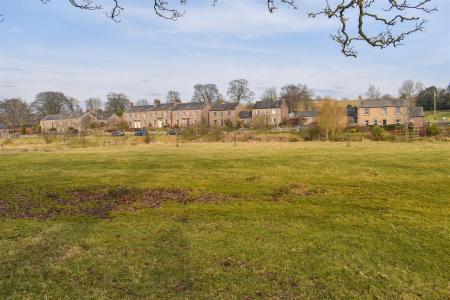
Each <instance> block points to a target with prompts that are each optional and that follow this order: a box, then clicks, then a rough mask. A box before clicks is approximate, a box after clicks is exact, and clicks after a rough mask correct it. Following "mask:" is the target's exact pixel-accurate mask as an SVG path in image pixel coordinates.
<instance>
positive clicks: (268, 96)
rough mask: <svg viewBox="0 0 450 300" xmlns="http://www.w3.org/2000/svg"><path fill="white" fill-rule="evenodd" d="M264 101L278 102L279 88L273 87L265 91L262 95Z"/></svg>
mask: <svg viewBox="0 0 450 300" xmlns="http://www.w3.org/2000/svg"><path fill="white" fill-rule="evenodd" d="M261 100H262V101H272V102H275V101H277V100H278V94H277V88H276V87H271V88H267V89H265V90H264V92H263V93H262V95H261Z"/></svg>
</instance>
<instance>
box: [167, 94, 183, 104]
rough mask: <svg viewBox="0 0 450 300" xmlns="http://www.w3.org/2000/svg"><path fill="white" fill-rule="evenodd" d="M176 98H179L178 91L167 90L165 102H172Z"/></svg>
mask: <svg viewBox="0 0 450 300" xmlns="http://www.w3.org/2000/svg"><path fill="white" fill-rule="evenodd" d="M177 100H181V96H180V93H179V92H177V91H168V92H167V96H166V101H167V103H174V102H175V101H177Z"/></svg>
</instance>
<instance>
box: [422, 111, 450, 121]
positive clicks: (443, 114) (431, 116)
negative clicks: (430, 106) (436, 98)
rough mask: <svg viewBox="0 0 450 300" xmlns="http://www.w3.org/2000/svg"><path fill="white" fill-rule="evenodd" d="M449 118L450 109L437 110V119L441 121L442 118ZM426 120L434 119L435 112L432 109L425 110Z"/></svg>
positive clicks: (449, 119)
mask: <svg viewBox="0 0 450 300" xmlns="http://www.w3.org/2000/svg"><path fill="white" fill-rule="evenodd" d="M444 118H445V120H448V121H450V111H438V112H436V120H437V121H440V120H444ZM425 120H426V121H434V112H432V111H427V112H425Z"/></svg>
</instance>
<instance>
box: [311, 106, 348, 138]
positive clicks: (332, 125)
mask: <svg viewBox="0 0 450 300" xmlns="http://www.w3.org/2000/svg"><path fill="white" fill-rule="evenodd" d="M317 124H318V125H319V128H320V129H321V130H322V132H323V133H325V139H326V140H328V137H329V136H330V135H331V136H332V137H333V135H334V133H335V132H336V130H338V129H341V128H343V127H345V113H344V108H342V107H340V106H339V104H338V103H337V102H336V101H331V100H325V101H324V103H323V105H322V108H321V109H320V112H319V117H318V119H317Z"/></svg>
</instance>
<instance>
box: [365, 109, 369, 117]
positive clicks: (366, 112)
mask: <svg viewBox="0 0 450 300" xmlns="http://www.w3.org/2000/svg"><path fill="white" fill-rule="evenodd" d="M364 115H365V116H368V115H369V108H368V107H366V108H364Z"/></svg>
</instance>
